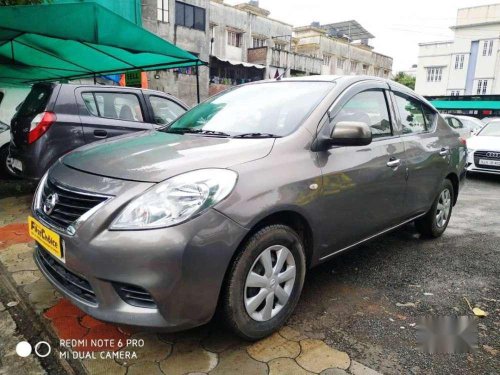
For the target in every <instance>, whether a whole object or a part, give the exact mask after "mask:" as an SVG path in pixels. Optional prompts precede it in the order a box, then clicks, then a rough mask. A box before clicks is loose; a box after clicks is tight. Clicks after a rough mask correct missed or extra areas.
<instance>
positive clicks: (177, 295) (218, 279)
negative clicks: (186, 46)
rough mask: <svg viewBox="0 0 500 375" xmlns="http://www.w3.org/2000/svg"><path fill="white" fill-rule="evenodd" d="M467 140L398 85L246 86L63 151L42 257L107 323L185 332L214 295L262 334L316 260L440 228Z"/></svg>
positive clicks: (336, 80) (244, 330)
mask: <svg viewBox="0 0 500 375" xmlns="http://www.w3.org/2000/svg"><path fill="white" fill-rule="evenodd" d="M458 138H459V137H458V134H457V133H456V132H455V131H454V130H453V129H451V128H450V127H449V126H448V125H447V124H446V122H445V121H444V120H443V118H442V117H441V116H440V115H439V114H438V113H437V111H436V110H435V109H434V108H433V107H432V106H431V105H430V104H429V103H428V102H427V101H426V100H425V99H423V98H422V97H420V96H418V95H416V94H415V93H413V92H412V91H411V90H409V89H407V88H405V87H404V86H401V85H399V84H396V83H395V82H392V81H387V80H381V79H377V78H373V77H352V76H350V77H335V76H334V77H331V76H330V77H328V76H326V77H325V76H322V77H306V78H302V79H285V80H282V81H262V82H258V83H252V84H247V85H242V86H238V87H237V88H234V89H232V90H230V91H227V92H225V93H222V94H220V95H218V96H215V97H213V98H211V99H209V100H208V101H206V102H204V103H202V104H200V105H198V106H197V107H195V108H193V109H192V110H190V111H189V112H187V113H186V114H184V115H183V116H182V117H180V118H179V119H177V120H176V121H174V122H173V123H172V124H171V125H170V126H167V127H165V128H162V129H160V130H158V131H150V132H147V133H145V134H141V135H134V136H124V137H120V138H119V139H118V138H116V139H109V140H106V141H103V142H99V143H96V144H93V145H89V146H84V147H83V148H80V149H78V150H75V151H73V152H72V153H70V154H69V155H66V156H65V157H64V158H62V159H61V160H59V161H58V162H56V164H55V165H54V166H53V167H52V168H51V169H50V170H49V172H48V173H47V174H46V175H45V176H44V178H43V180H42V181H41V182H40V184H39V187H38V190H37V192H36V195H35V198H34V203H33V211H32V217H30V219H29V220H30V222H29V228H30V233H31V235H32V236H33V238H35V239H36V241H37V242H38V247H37V249H36V251H35V260H36V262H37V264H38V267H39V268H40V269H41V270H42V272H43V274H44V275H45V276H46V277H47V278H48V280H50V282H52V283H53V284H54V285H55V287H56V288H57V289H59V290H60V291H61V293H63V294H64V295H65V296H67V297H68V298H69V299H70V300H72V301H73V303H74V304H76V305H77V306H78V307H79V308H81V309H82V310H84V311H86V312H87V313H88V314H90V315H92V316H94V317H96V318H98V319H102V320H105V321H111V322H116V323H122V324H128V325H138V326H150V327H161V328H163V329H167V330H181V329H186V328H190V327H194V326H198V325H201V324H204V323H206V322H208V321H209V320H210V319H211V318H212V316H213V314H214V312H215V311H216V308H217V306H219V307H220V309H221V310H220V311H222V312H223V313H224V314H225V316H226V319H224V320H225V321H227V323H228V324H229V326H230V327H231V328H232V329H233V330H234V331H235V332H237V333H238V334H239V335H241V336H242V337H244V338H246V339H251V340H255V339H259V338H262V337H264V336H266V335H269V334H270V333H271V332H273V331H274V330H276V329H278V328H279V327H280V326H281V325H282V324H283V323H284V322H285V321H286V320H287V319H288V317H289V316H290V314H292V312H293V310H294V308H295V306H296V304H297V301H298V300H299V297H300V294H301V291H302V286H303V283H304V276H305V274H306V271H307V270H309V269H310V268H312V267H314V266H316V265H317V264H319V263H321V262H324V261H327V260H329V259H331V258H332V257H334V256H335V255H338V254H340V253H342V252H344V251H346V250H348V249H350V248H352V247H354V246H356V245H358V244H360V243H363V242H365V241H368V240H370V239H372V238H374V237H376V236H379V235H381V234H383V233H386V232H388V231H390V230H392V229H395V228H397V227H399V226H401V225H403V224H405V223H409V222H412V221H416V224H417V228H418V229H419V230H420V232H421V233H422V234H423V235H425V236H428V237H438V236H440V235H441V234H442V233H443V232H444V231H445V229H446V227H447V225H448V221H449V220H450V215H451V212H452V207H453V205H454V204H455V202H456V201H457V196H458V193H459V189H460V181H461V180H462V179H463V177H464V166H465V156H466V151H465V146H464V145H463V144H462V143H461V142H460V141H459V139H458Z"/></svg>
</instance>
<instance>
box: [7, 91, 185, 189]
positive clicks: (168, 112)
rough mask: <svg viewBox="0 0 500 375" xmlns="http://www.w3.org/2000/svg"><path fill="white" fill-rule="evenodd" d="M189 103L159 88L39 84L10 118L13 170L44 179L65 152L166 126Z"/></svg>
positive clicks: (11, 165) (25, 175) (23, 174)
mask: <svg viewBox="0 0 500 375" xmlns="http://www.w3.org/2000/svg"><path fill="white" fill-rule="evenodd" d="M186 109H187V107H186V105H184V104H183V103H182V102H180V101H179V100H177V99H175V98H174V97H172V96H170V95H167V94H165V93H162V92H159V91H152V90H142V89H136V88H130V87H126V88H125V87H117V86H95V85H93V86H92V85H91V86H89V85H72V84H52V83H49V84H46V83H43V84H36V85H34V86H33V88H32V90H31V92H30V93H29V94H28V96H27V98H26V99H25V101H24V102H23V103H22V104H21V107H20V108H19V110H18V111H17V112H16V114H15V115H14V117H13V118H12V121H11V133H12V142H11V145H10V157H9V162H8V165H9V169H10V171H11V172H12V173H13V174H15V175H17V176H20V177H24V178H29V179H35V180H37V179H40V177H42V176H43V174H44V173H45V172H46V171H47V169H48V168H49V167H50V166H51V165H52V164H53V163H54V162H55V161H56V160H57V159H58V158H60V157H61V156H63V155H64V154H66V153H68V152H69V151H71V150H74V149H75V148H78V147H80V146H83V145H85V144H88V143H92V142H95V141H98V140H102V139H106V138H111V137H116V136H119V135H123V134H128V133H131V132H137V131H141V130H152V129H155V128H156V127H159V126H165V125H166V124H168V123H169V122H171V121H173V120H174V119H176V118H177V117H178V116H180V115H181V114H183V113H184V112H186Z"/></svg>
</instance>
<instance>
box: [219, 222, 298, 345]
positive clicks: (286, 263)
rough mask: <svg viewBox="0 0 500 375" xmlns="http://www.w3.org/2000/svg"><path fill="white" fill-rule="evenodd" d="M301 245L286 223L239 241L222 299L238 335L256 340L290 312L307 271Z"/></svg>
mask: <svg viewBox="0 0 500 375" xmlns="http://www.w3.org/2000/svg"><path fill="white" fill-rule="evenodd" d="M305 267H306V261H305V255H304V245H303V243H302V240H301V238H300V237H299V236H298V235H297V233H296V232H295V231H294V230H293V229H291V228H290V227H288V226H285V225H270V226H267V227H265V228H262V229H261V230H259V231H258V232H257V233H255V234H254V235H253V236H252V237H251V238H250V240H249V241H248V242H246V244H244V245H243V248H242V249H241V252H240V254H239V255H238V257H237V258H236V260H235V261H234V263H233V264H232V266H231V269H230V270H229V276H228V277H229V278H228V282H227V283H226V288H225V291H224V299H223V311H224V314H225V318H226V319H225V321H226V322H227V323H228V325H229V327H230V328H231V329H232V330H233V331H234V332H235V333H237V334H238V335H239V336H241V337H243V338H244V339H247V340H258V339H261V338H263V337H266V336H268V335H269V334H271V333H272V332H274V331H276V330H277V329H278V328H279V327H281V326H282V325H283V324H284V323H285V322H286V320H287V319H288V318H289V317H290V315H291V314H292V312H293V310H294V309H295V306H296V305H297V302H298V300H299V297H300V293H301V291H302V286H303V284H304V276H305Z"/></svg>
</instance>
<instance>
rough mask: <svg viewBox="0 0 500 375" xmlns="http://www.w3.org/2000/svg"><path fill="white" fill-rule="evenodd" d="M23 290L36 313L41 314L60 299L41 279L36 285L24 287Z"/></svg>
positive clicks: (45, 281) (52, 288)
mask: <svg viewBox="0 0 500 375" xmlns="http://www.w3.org/2000/svg"><path fill="white" fill-rule="evenodd" d="M23 289H24V291H25V292H26V293H27V294H28V298H29V301H30V303H31V304H32V305H33V307H34V309H35V310H36V311H37V312H42V311H44V310H46V309H48V308H50V307H52V306H54V305H56V304H57V302H58V301H59V300H60V299H61V298H62V297H61V296H60V294H59V293H58V292H57V291H56V290H55V289H54V287H53V286H52V285H51V284H50V283H49V282H48V281H47V279H45V278H41V279H40V280H39V281H38V282H36V283H32V284H27V285H25V286H24V288H23Z"/></svg>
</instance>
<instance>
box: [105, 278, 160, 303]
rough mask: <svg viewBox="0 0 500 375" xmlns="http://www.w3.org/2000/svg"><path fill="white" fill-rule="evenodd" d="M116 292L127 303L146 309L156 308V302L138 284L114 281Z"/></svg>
mask: <svg viewBox="0 0 500 375" xmlns="http://www.w3.org/2000/svg"><path fill="white" fill-rule="evenodd" d="M113 285H114V287H115V290H116V292H117V293H118V295H119V296H120V297H121V299H122V300H124V301H125V302H127V303H128V304H129V305H132V306H137V307H144V308H148V309H154V308H156V303H155V301H154V300H153V297H151V294H149V293H148V292H147V291H146V290H144V289H143V288H141V287H139V286H135V285H128V284H121V283H114V284H113Z"/></svg>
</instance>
